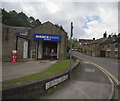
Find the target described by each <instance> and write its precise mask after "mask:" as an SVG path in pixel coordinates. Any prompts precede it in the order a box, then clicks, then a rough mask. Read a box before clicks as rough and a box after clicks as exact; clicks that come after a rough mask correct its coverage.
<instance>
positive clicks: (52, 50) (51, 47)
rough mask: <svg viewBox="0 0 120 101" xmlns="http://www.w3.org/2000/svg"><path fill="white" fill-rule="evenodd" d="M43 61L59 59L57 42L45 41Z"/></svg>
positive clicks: (43, 44)
mask: <svg viewBox="0 0 120 101" xmlns="http://www.w3.org/2000/svg"><path fill="white" fill-rule="evenodd" d="M42 46H43V59H57V42H49V41H43V43H42Z"/></svg>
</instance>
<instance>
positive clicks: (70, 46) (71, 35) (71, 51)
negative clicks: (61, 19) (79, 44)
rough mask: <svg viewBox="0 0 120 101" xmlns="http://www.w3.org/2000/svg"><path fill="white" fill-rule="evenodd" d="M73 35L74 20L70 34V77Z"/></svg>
mask: <svg viewBox="0 0 120 101" xmlns="http://www.w3.org/2000/svg"><path fill="white" fill-rule="evenodd" d="M72 36H73V22H71V35H70V68H69V79H71V59H72Z"/></svg>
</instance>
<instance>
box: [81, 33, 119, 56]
mask: <svg viewBox="0 0 120 101" xmlns="http://www.w3.org/2000/svg"><path fill="white" fill-rule="evenodd" d="M118 42H119V39H118V37H117V35H113V37H111V38H107V33H106V32H105V33H104V34H103V38H100V39H97V40H95V38H93V40H86V39H80V40H79V48H80V49H81V52H84V53H86V54H88V55H91V56H98V57H99V56H100V57H111V58H120V55H119V54H120V51H119V47H120V44H118Z"/></svg>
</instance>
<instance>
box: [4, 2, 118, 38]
mask: <svg viewBox="0 0 120 101" xmlns="http://www.w3.org/2000/svg"><path fill="white" fill-rule="evenodd" d="M2 8H5V9H6V10H7V11H10V10H16V11H17V12H20V11H23V12H24V13H25V14H26V15H28V16H33V17H34V18H36V19H39V20H40V21H41V22H42V23H44V22H46V21H50V22H52V23H53V24H59V25H62V26H63V28H64V29H65V30H66V32H68V35H70V22H73V26H74V30H73V33H74V36H73V37H74V38H77V39H82V38H84V39H86V38H87V39H91V38H93V37H95V38H96V39H98V38H101V37H102V36H103V33H104V32H105V31H107V33H108V34H111V33H118V2H2Z"/></svg>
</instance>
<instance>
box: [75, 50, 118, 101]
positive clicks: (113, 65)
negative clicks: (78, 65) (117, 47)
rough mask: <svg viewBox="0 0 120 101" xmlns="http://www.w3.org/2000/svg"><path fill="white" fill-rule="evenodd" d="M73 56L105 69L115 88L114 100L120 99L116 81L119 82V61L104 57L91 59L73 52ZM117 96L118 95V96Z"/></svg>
mask: <svg viewBox="0 0 120 101" xmlns="http://www.w3.org/2000/svg"><path fill="white" fill-rule="evenodd" d="M73 54H74V55H75V56H77V57H78V58H82V59H85V60H88V61H91V62H93V63H95V64H97V65H99V66H101V67H102V68H103V69H105V70H106V71H107V72H108V75H109V76H110V77H111V75H112V77H111V78H112V80H113V82H114V86H115V92H114V97H113V98H114V99H118V98H119V97H120V94H119V93H118V92H119V91H118V90H120V89H118V84H117V82H116V81H117V80H118V81H120V72H119V71H120V69H119V68H118V67H119V66H120V59H114V58H105V57H93V56H88V55H86V54H84V53H80V52H76V51H73ZM118 94H119V95H118Z"/></svg>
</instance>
